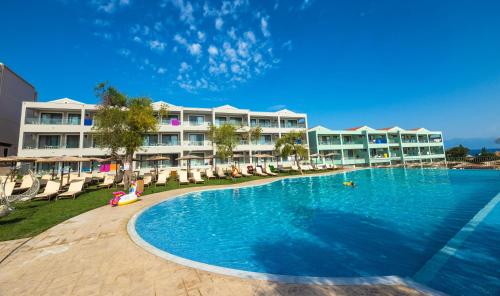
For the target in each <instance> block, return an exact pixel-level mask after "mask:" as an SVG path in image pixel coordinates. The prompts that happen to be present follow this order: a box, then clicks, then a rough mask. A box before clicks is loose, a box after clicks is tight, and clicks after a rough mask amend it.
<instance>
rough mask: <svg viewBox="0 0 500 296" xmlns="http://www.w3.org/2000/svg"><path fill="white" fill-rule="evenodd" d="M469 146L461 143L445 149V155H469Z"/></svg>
mask: <svg viewBox="0 0 500 296" xmlns="http://www.w3.org/2000/svg"><path fill="white" fill-rule="evenodd" d="M469 151H470V150H469V148H466V147H464V146H462V145H458V146H457V147H453V148H450V149H448V150H446V157H466V156H467V155H469Z"/></svg>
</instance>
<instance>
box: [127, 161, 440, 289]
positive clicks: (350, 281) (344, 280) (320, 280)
mask: <svg viewBox="0 0 500 296" xmlns="http://www.w3.org/2000/svg"><path fill="white" fill-rule="evenodd" d="M366 169H372V168H360V169H354V170H350V171H339V172H332V173H329V174H324V175H323V174H322V175H310V176H307V175H306V176H287V177H282V178H279V179H274V180H273V179H271V180H268V181H267V180H266V181H267V182H264V183H260V184H253V185H247V184H234V185H231V186H228V187H224V188H209V189H199V190H194V191H191V192H188V193H183V194H179V195H175V196H172V197H167V198H165V199H162V200H159V201H157V202H155V203H153V204H151V205H149V206H147V207H145V208H143V209H141V210H140V211H138V212H136V213H135V214H134V215H133V216H132V218H130V220H129V221H128V223H127V232H128V234H129V237H130V239H131V240H132V241H133V242H134V243H135V244H137V245H138V246H140V247H141V248H143V249H144V250H146V251H147V252H149V253H151V254H153V255H156V256H158V257H160V258H162V259H165V260H168V261H171V262H174V263H176V264H180V265H183V266H187V267H191V268H195V269H199V270H203V271H208V272H212V273H216V274H221V275H227V276H234V277H238V278H242V279H249V280H262V281H273V282H279V283H285V284H304V285H333V286H343V285H365V286H366V285H405V286H408V287H410V288H413V289H415V290H417V291H419V292H422V293H425V294H428V295H446V294H444V293H442V292H439V291H436V290H434V289H432V288H429V287H427V286H425V285H422V284H419V283H417V282H415V281H413V280H411V279H410V278H402V277H400V276H396V275H391V276H369V277H312V276H292V275H280V274H271V273H263V272H253V271H244V270H240V269H234V268H227V267H221V266H217V265H211V264H206V263H202V262H199V261H194V260H190V259H186V258H183V257H180V256H176V255H174V254H172V253H169V252H167V251H164V250H161V249H158V248H156V247H154V246H153V245H151V244H149V243H148V242H146V241H145V240H143V239H142V237H141V236H140V235H139V234H138V233H137V231H136V229H135V224H136V222H137V219H138V218H139V216H140V215H141V214H142V213H144V212H145V211H147V210H149V209H150V208H152V207H154V206H156V205H158V204H160V203H163V202H166V201H168V200H173V199H177V198H184V197H187V196H188V195H191V194H196V193H201V192H207V191H216V190H217V191H218V190H234V189H242V188H250V187H259V186H265V185H269V184H272V183H274V182H278V181H282V180H286V179H295V178H319V177H325V176H332V175H336V174H341V173H343V174H345V173H350V172H354V171H360V170H366Z"/></svg>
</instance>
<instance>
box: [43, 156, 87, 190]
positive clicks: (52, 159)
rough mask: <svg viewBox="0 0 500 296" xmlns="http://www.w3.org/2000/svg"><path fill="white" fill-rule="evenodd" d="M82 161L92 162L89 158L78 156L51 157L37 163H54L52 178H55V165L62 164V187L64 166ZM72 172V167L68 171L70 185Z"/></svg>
mask: <svg viewBox="0 0 500 296" xmlns="http://www.w3.org/2000/svg"><path fill="white" fill-rule="evenodd" d="M82 161H90V160H89V159H88V158H85V157H78V156H55V157H49V158H40V159H38V160H37V161H36V162H37V163H54V166H53V167H52V178H54V169H55V163H61V186H62V183H63V177H64V164H65V163H67V162H78V163H80V162H82ZM70 172H71V167H70V169H69V171H68V183H69V176H70Z"/></svg>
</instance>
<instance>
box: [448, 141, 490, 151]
mask: <svg viewBox="0 0 500 296" xmlns="http://www.w3.org/2000/svg"><path fill="white" fill-rule="evenodd" d="M495 139H496V138H455V139H445V140H444V145H445V148H446V149H448V148H451V147H455V146H458V145H460V144H461V145H463V146H465V147H467V148H469V149H481V148H483V147H486V148H489V149H492V150H498V149H500V145H499V144H496V143H495Z"/></svg>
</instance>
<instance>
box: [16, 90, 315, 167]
mask: <svg viewBox="0 0 500 296" xmlns="http://www.w3.org/2000/svg"><path fill="white" fill-rule="evenodd" d="M162 106H166V107H167V110H168V112H167V113H168V114H167V116H163V117H162V116H160V115H159V114H158V116H159V117H160V125H159V129H158V132H156V133H152V134H148V135H146V138H145V141H144V146H143V147H142V149H141V151H139V152H137V153H136V155H135V158H136V159H138V160H142V159H146V158H148V157H150V156H152V155H162V156H165V157H168V158H169V160H166V161H161V162H160V166H161V167H179V166H181V165H182V164H180V163H179V162H178V161H177V160H176V159H177V158H178V157H179V156H182V155H187V154H193V155H197V156H201V157H207V158H206V159H204V160H193V161H192V162H191V165H192V166H194V167H196V166H207V165H210V163H211V161H212V160H210V159H209V156H212V155H214V154H215V147H214V145H212V143H211V142H210V141H209V140H208V130H209V126H210V125H211V124H215V125H216V126H218V125H221V124H222V123H230V124H234V125H235V126H237V127H238V130H237V131H238V134H240V136H241V140H240V145H238V146H237V147H236V149H235V150H236V153H237V154H242V155H243V158H242V159H240V163H252V162H254V161H255V159H254V158H253V157H252V156H253V155H255V154H258V153H267V154H272V153H273V150H274V145H275V142H276V139H278V138H279V137H281V135H282V134H284V133H288V132H290V131H292V130H302V131H306V130H307V127H308V126H307V115H306V114H303V113H295V112H292V111H290V110H281V111H277V112H256V111H250V110H248V109H238V108H235V107H233V106H229V105H224V106H220V107H216V108H192V107H181V106H175V105H172V104H168V103H165V102H161V101H160V102H154V103H153V108H154V110H155V112H158V111H159V110H160V109H161V107H162ZM96 108H97V106H96V105H93V104H85V103H82V102H78V101H75V100H72V99H69V98H63V99H58V100H54V101H49V102H23V104H22V114H21V125H20V129H19V132H20V138H19V147H20V149H19V153H18V155H19V156H27V157H50V156H60V155H68V156H87V157H90V156H96V157H104V156H106V155H109V153H110V152H109V151H107V150H105V149H101V148H98V147H97V145H96V143H95V141H94V139H93V137H92V127H93V116H94V114H95V112H96ZM256 126H260V127H261V128H262V135H261V137H260V139H259V140H258V141H256V142H249V141H248V132H249V130H250V127H256ZM304 144H307V132H306V139H304ZM134 166H135V168H136V169H139V170H142V171H145V170H149V169H151V167H152V166H153V163H150V162H148V161H136V162H135V164H134ZM42 169H43V168H42Z"/></svg>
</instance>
